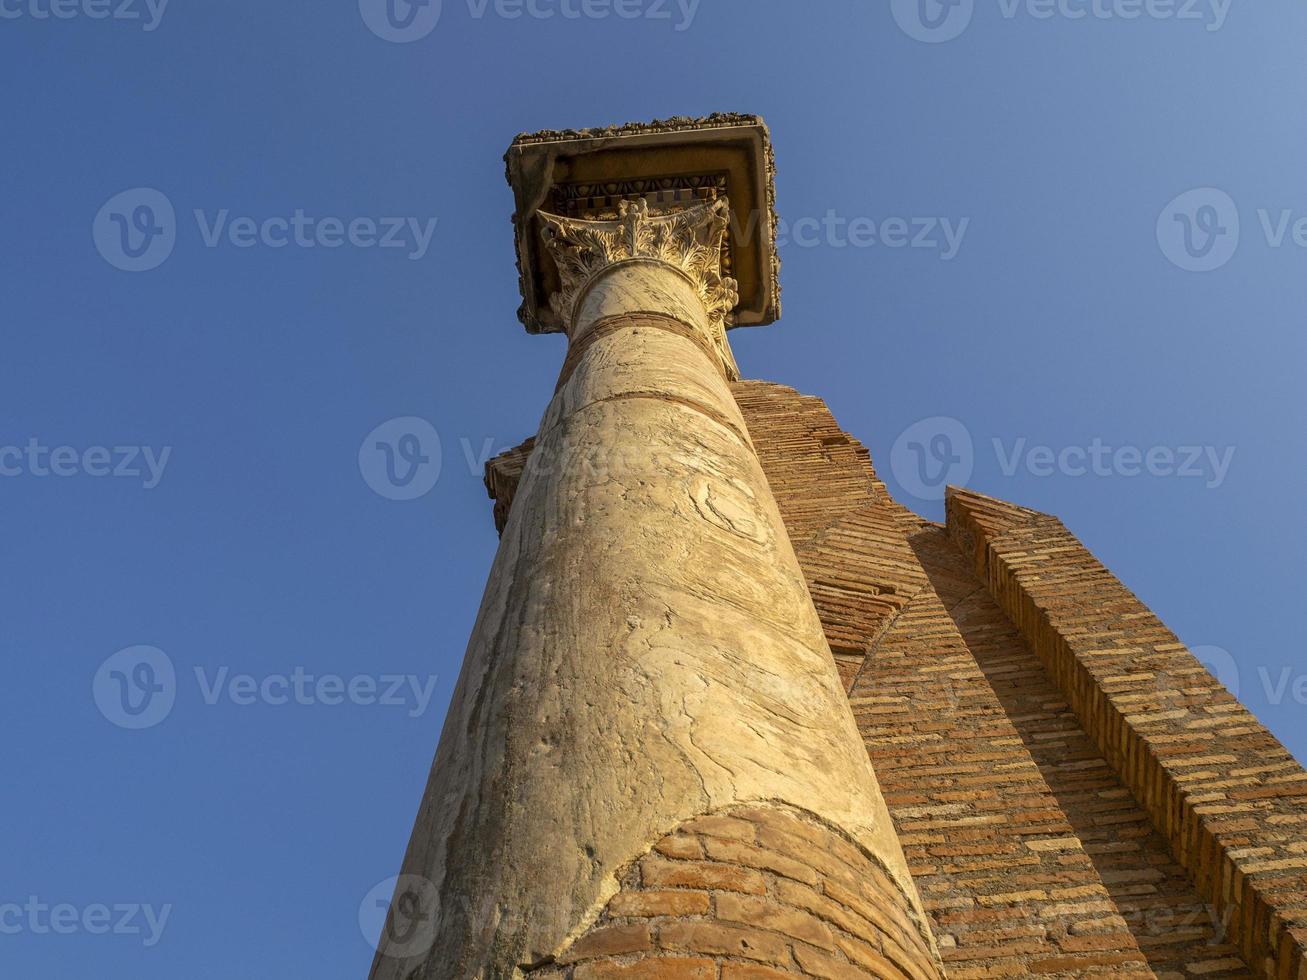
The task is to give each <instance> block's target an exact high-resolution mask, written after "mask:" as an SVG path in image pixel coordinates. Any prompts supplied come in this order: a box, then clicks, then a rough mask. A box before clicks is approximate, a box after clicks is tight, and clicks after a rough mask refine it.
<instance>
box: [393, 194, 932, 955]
mask: <svg viewBox="0 0 1307 980" xmlns="http://www.w3.org/2000/svg"><path fill="white" fill-rule="evenodd" d="M544 218H545V234H546V238H547V240H548V241H549V243H550V248H551V251H552V254H553V256H554V259H555V261H556V262H557V265H558V268H559V270H560V273H561V275H562V281H563V288H562V290H561V291H560V293H559V295H558V297H557V298H556V300H555V303H554V305H555V309H556V310H558V311H560V314H561V315H562V316H563V317H564V320H565V322H566V323H567V324H568V334H569V347H570V352H569V355H568V358H567V362H566V365H565V367H564V372H563V377H562V379H561V380H560V385H559V388H558V391H557V393H556V394H555V396H554V398H553V400H552V402H551V403H550V405H549V408H548V410H547V411H546V412H545V416H544V420H543V421H542V423H541V426H540V429H539V432H538V434H537V436H536V440H535V445H534V448H533V450H532V454H531V457H530V459H529V461H528V462H527V464H526V466H525V469H524V472H523V474H522V477H521V480H520V483H519V484H518V486H517V489H516V492H515V494H514V499H513V506H512V509H511V511H510V513H509V514H508V519H507V524H506V525H505V527H504V531H503V536H502V539H501V543H500V549H499V553H498V555H497V557H496V559H495V564H494V567H493V570H492V572H491V577H490V582H489V584H488V586H487V589H486V595H485V599H484V601H483V603H482V607H481V611H480V614H479V616H478V619H477V623H476V626H475V628H474V631H473V635H472V639H471V642H470V644H469V647H468V651H467V654H466V658H465V661H464V666H463V672H462V675H461V677H460V679H459V683H458V687H457V690H456V692H455V694H454V699H453V703H452V704H451V706H450V709H449V714H448V718H447V720H446V724H445V730H444V733H443V735H442V737H441V741H440V747H439V750H438V752H437V755H436V761H435V765H434V767H433V769H432V773H431V778H430V782H429V784H428V786H427V791H426V794H425V796H424V799H423V802H422V807H421V810H420V813H419V816H418V820H417V823H416V826H415V828H414V832H413V837H412V840H411V842H410V845H409V850H408V854H407V857H406V859H405V863H404V869H403V870H404V873H405V875H408V876H412V877H411V878H406V879H402V881H404V882H408V883H409V884H407V885H402V890H403V892H404V893H403V894H401V895H397V899H396V902H395V903H394V905H393V906H392V921H391V923H390V925H389V926H388V930H387V936H392V937H394V939H393V940H389V941H387V942H385V943H383V945H382V947H381V951H380V952H379V953H378V956H377V959H376V961H375V964H374V968H373V976H374V977H376V978H377V980H415V978H427V980H453V978H457V980H463V978H467V980H472V978H485V980H490V978H507V977H514V976H521V975H523V974H527V975H530V974H536V973H539V974H540V975H541V976H551V977H552V976H567V977H574V978H575V980H584V978H585V977H587V976H588V977H594V978H600V977H623V976H624V977H630V978H638V977H672V976H686V977H704V978H709V977H711V978H718V977H722V978H729V980H735V978H739V980H745V978H763V977H767V976H776V975H778V974H779V975H781V976H790V975H796V976H805V975H806V976H819V977H899V976H912V977H916V978H921V980H924V978H928V977H937V976H939V975H940V974H939V973H938V971H937V967H936V965H935V963H936V957H935V954H934V951H933V948H932V945H931V940H930V938H929V932H928V930H927V927H926V926H925V924H924V917H923V916H922V915H921V912H920V907H919V901H918V899H917V897H916V893H915V890H914V889H913V886H912V882H911V879H910V877H909V875H908V872H907V870H906V865H905V863H904V860H903V856H902V853H901V850H900V847H899V844H898V841H897V838H896V837H895V835H894V830H893V827H892V825H891V823H890V819H889V816H888V814H887V812H886V809H885V805H884V802H883V801H882V799H881V794H880V791H879V789H878V787H877V785H876V779H875V775H874V773H873V772H872V769H871V765H870V762H869V761H868V758H867V753H866V750H865V749H864V747H863V744H862V741H861V739H860V737H859V735H858V732H857V728H856V726H855V724H854V720H853V716H852V713H851V711H850V709H849V706H848V702H847V699H846V698H845V696H844V693H843V688H842V685H841V683H840V679H839V676H838V673H837V671H836V669H835V665H834V662H833V660H832V657H831V653H830V649H829V647H828V646H827V644H826V640H825V638H824V636H823V633H822V628H821V624H820V622H819V621H818V618H817V615H816V612H815V611H814V609H813V605H812V600H811V598H810V597H809V594H808V591H807V588H806V586H805V584H804V580H803V576H802V573H801V572H800V569H799V566H798V562H797V561H796V559H795V556H794V551H793V549H792V547H791V545H790V541H789V538H788V537H787V535H786V532H785V529H784V526H783V524H782V522H781V517H780V514H779V512H778V510H777V507H776V503H775V501H774V499H773V498H772V495H771V492H770V490H769V488H768V485H767V481H766V478H765V477H764V475H763V472H762V469H761V467H760V464H759V462H758V458H757V456H756V454H755V453H754V450H753V447H752V445H751V443H750V440H749V436H748V433H747V429H746V427H745V424H744V420H743V419H742V417H741V415H740V412H739V409H738V408H737V407H736V404H735V401H734V400H733V398H732V396H731V391H730V387H729V379H730V378H731V377H733V375H734V364H733V361H732V360H731V357H730V353H729V349H728V348H727V346H726V342H725V331H724V318H725V315H726V313H727V312H728V311H729V310H730V308H731V305H732V304H733V302H734V299H733V292H734V284H733V283H732V282H731V281H730V280H729V279H724V278H722V277H721V276H720V275H718V269H719V267H720V252H719V248H720V243H721V237H722V234H723V232H724V230H725V228H726V222H727V211H726V203H725V201H723V200H718V201H716V202H715V203H713V204H710V205H698V206H694V207H690V208H687V209H685V210H682V211H678V212H674V213H673V214H670V215H665V216H650V215H649V214H648V213H647V211H646V209H645V208H643V207H639V206H629V207H628V206H624V207H623V209H622V217H621V218H620V219H619V220H617V221H569V220H564V219H558V218H553V217H551V216H544ZM414 881H417V882H419V883H421V882H429V883H430V885H429V886H426V885H422V884H419V885H418V886H417V887H416V888H414V887H413V886H412V882H414ZM399 919H402V921H399ZM415 924H420V925H421V926H422V929H423V930H425V931H424V932H423V935H425V936H426V937H427V942H426V943H425V948H420V947H422V946H423V944H422V943H418V944H415V943H414V936H415V934H416V933H415V928H414V927H415ZM746 968H747V969H746ZM748 970H754V971H755V972H752V973H751V972H748ZM767 970H770V971H772V972H771V973H767V972H765V971H767ZM757 971H763V972H757Z"/></svg>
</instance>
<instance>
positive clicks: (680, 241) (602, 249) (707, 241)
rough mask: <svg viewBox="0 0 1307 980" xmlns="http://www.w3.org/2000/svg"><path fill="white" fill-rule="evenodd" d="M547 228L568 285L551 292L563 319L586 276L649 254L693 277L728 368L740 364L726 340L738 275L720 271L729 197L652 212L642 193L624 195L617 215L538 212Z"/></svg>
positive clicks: (552, 250)
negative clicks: (609, 217)
mask: <svg viewBox="0 0 1307 980" xmlns="http://www.w3.org/2000/svg"><path fill="white" fill-rule="evenodd" d="M539 215H540V220H541V223H542V229H541V233H542V234H543V236H544V239H545V243H546V244H547V246H548V248H549V252H550V254H551V255H552V256H553V259H554V264H555V265H556V266H557V267H558V274H559V279H560V280H561V282H562V288H561V289H560V290H559V291H558V292H556V293H554V294H553V295H552V296H551V297H550V298H549V303H550V306H552V307H553V310H554V312H555V313H557V314H558V316H559V317H561V318H562V320H563V322H564V323H571V322H572V315H573V313H574V312H575V307H576V301H577V298H578V297H579V296H580V295H581V293H582V291H583V290H584V288H585V286H586V284H587V283H589V282H590V280H591V279H593V278H594V277H595V276H596V275H597V274H599V273H600V272H602V271H603V270H604V269H606V268H607V267H608V266H610V265H612V264H613V263H614V262H621V261H623V260H625V259H635V258H648V259H656V260H658V261H660V262H666V263H668V264H669V265H672V266H675V267H676V268H677V269H680V270H681V271H682V272H683V273H685V274H686V276H688V277H689V279H690V281H691V282H693V283H694V285H695V288H696V289H697V290H698V292H699V298H700V299H702V300H703V305H704V309H705V310H707V312H708V325H709V328H710V330H711V332H712V340H713V344H714V345H715V346H716V347H717V348H718V350H719V351H720V352H721V353H722V355H723V360H724V362H725V363H726V364H727V365H728V370H730V369H732V368H733V367H734V361H733V358H732V357H731V354H730V348H729V346H728V345H727V343H726V327H727V325H728V323H729V318H730V314H731V311H732V310H733V309H734V308H735V306H736V305H737V304H738V303H739V301H740V291H739V287H738V285H737V284H736V282H735V280H734V279H731V278H729V277H727V276H723V275H722V274H721V267H722V241H723V238H724V236H725V234H726V229H727V228H728V227H729V226H730V206H729V204H728V203H727V201H726V198H724V197H719V198H717V199H716V200H713V201H710V202H706V203H703V204H696V205H693V206H691V207H688V208H682V209H679V210H676V211H671V212H669V213H667V214H650V212H649V205H648V203H647V202H645V201H644V200H642V199H640V200H635V201H622V202H621V203H620V211H619V216H618V217H617V218H616V219H615V220H610V221H587V220H583V219H579V218H565V217H562V216H560V215H556V214H547V213H545V212H543V211H541V212H539Z"/></svg>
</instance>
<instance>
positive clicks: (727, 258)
mask: <svg viewBox="0 0 1307 980" xmlns="http://www.w3.org/2000/svg"><path fill="white" fill-rule="evenodd" d="M504 160H505V165H506V167H507V174H508V179H509V183H510V184H511V185H512V187H513V196H514V201H515V213H514V215H513V224H514V226H515V234H514V237H515V239H516V245H517V264H518V273H519V285H520V287H521V292H522V306H521V308H520V310H519V311H518V316H519V317H520V318H521V320H522V322H523V324H525V326H526V328H527V330H528V331H529V332H531V333H556V332H562V331H565V330H566V329H567V327H566V325H565V324H564V323H562V322H561V321H560V318H559V316H558V315H557V314H556V313H555V312H554V310H553V308H552V307H551V306H550V302H549V301H550V297H551V296H552V295H553V294H554V293H556V292H558V291H560V289H561V288H562V284H561V282H560V276H559V273H558V270H557V269H556V268H555V267H554V261H553V259H552V257H551V256H550V254H549V250H548V248H547V247H546V245H545V243H544V241H543V240H542V239H541V236H540V217H539V216H540V215H541V214H544V213H548V214H552V215H561V216H563V217H567V218H573V219H585V220H589V221H602V220H609V219H611V218H613V217H614V216H615V215H616V214H617V209H618V206H619V204H620V203H621V201H623V200H627V201H634V200H637V199H640V198H643V199H644V200H645V201H646V202H647V203H648V205H649V207H650V210H651V211H652V212H653V213H655V214H662V213H666V212H669V211H671V210H673V209H677V208H688V207H692V206H694V205H695V204H700V203H709V202H711V201H713V200H714V199H717V198H720V197H729V199H730V201H731V213H732V221H731V227H730V228H729V229H728V231H727V234H726V236H725V238H724V240H723V242H722V246H721V264H720V268H719V269H718V274H719V275H721V276H722V277H723V278H725V277H727V276H729V277H731V278H733V279H734V280H735V281H736V283H737V288H738V291H739V300H738V302H737V304H736V305H735V308H734V311H733V316H731V317H730V318H729V319H728V320H727V321H726V323H725V326H726V327H728V328H735V327H750V326H761V325H764V324H768V323H772V322H774V321H775V320H776V319H777V318H778V317H779V316H780V279H779V275H778V270H779V259H778V257H777V254H776V241H775V234H776V224H777V220H776V208H775V205H776V188H775V158H774V156H773V153H772V147H771V138H770V135H769V134H768V132H767V127H766V125H765V124H764V123H763V121H762V119H761V118H759V117H758V116H750V115H744V114H740V113H714V114H713V115H710V116H705V117H703V118H699V119H694V118H690V117H688V116H677V117H674V118H672V119H665V120H655V121H653V122H647V123H630V124H626V125H622V126H608V127H604V128H600V129H580V130H570V129H568V130H542V131H540V132H537V133H523V134H521V135H519V136H518V137H517V138H516V139H515V140H514V141H513V144H512V146H510V147H509V149H508V152H507V154H505V157H504Z"/></svg>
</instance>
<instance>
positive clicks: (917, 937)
mask: <svg viewBox="0 0 1307 980" xmlns="http://www.w3.org/2000/svg"><path fill="white" fill-rule="evenodd" d="M908 908H909V905H908V900H907V898H906V896H904V895H903V894H902V892H901V891H900V890H899V888H898V887H897V886H896V885H895V884H894V883H893V880H892V879H891V878H890V877H889V875H887V874H886V873H884V872H883V871H882V870H881V868H880V867H879V866H878V865H877V864H876V863H875V862H874V861H873V860H872V859H871V858H869V857H868V856H867V855H866V854H865V853H864V852H863V851H862V850H860V849H859V848H858V847H856V846H854V845H853V844H852V843H850V842H849V841H848V840H847V839H846V838H845V837H843V836H842V835H841V834H839V833H838V832H835V831H833V830H832V829H831V828H828V827H826V826H824V825H822V824H821V823H819V822H817V821H816V820H814V819H812V818H811V817H809V816H807V815H805V814H802V813H800V812H798V811H795V810H792V809H789V808H783V807H778V806H754V807H736V808H733V809H731V810H729V811H726V812H723V813H719V814H714V815H710V816H703V817H699V818H696V819H694V820H691V821H689V822H687V823H685V824H684V825H682V826H681V827H678V828H677V829H676V830H675V831H674V832H673V833H671V834H668V835H667V836H666V837H664V838H663V839H662V840H660V841H658V842H657V843H656V844H655V845H654V847H653V849H652V850H651V851H650V853H649V854H647V855H644V856H643V857H641V858H640V859H639V860H638V861H636V862H635V863H634V864H633V865H632V866H631V867H630V868H629V869H628V870H627V872H626V873H625V875H624V876H623V877H622V880H621V890H620V891H619V892H618V893H617V894H616V895H615V896H614V897H613V898H612V899H611V900H610V901H609V902H608V905H607V906H606V907H605V909H604V910H603V913H602V915H600V917H599V919H598V921H597V922H596V923H595V924H594V925H593V926H592V927H591V928H590V929H588V930H587V931H586V932H585V933H584V934H583V935H581V936H580V938H578V939H577V940H576V942H575V943H574V944H573V945H572V946H571V947H570V948H569V949H568V950H567V951H566V952H565V953H564V954H563V955H562V956H561V957H559V960H558V962H557V963H554V964H550V965H549V966H547V967H543V968H541V969H539V970H536V971H532V973H531V974H530V975H531V976H532V977H533V978H538V980H546V978H547V980H563V978H566V980H665V978H666V980H671V978H680V980H777V978H791V977H811V978H821V980H868V978H872V977H875V978H887V980H930V978H934V977H937V976H938V975H939V974H938V972H937V971H936V968H935V966H934V961H933V960H932V958H931V955H930V952H929V949H928V947H927V944H926V941H925V939H924V938H923V936H922V935H921V933H920V932H919V931H918V930H919V928H920V926H919V925H918V924H915V923H914V922H913V921H912V919H911V918H910V917H909V914H908V911H907V910H908Z"/></svg>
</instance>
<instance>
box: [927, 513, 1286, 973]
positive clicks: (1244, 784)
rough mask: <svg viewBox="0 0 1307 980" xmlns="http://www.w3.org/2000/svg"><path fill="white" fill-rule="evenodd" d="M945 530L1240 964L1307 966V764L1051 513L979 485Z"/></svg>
mask: <svg viewBox="0 0 1307 980" xmlns="http://www.w3.org/2000/svg"><path fill="white" fill-rule="evenodd" d="M948 510H949V530H950V534H951V536H952V537H953V539H954V540H955V541H956V542H957V544H958V546H959V548H960V550H961V551H962V552H963V553H965V554H966V555H967V556H968V558H969V559H970V561H971V563H972V564H973V567H974V569H975V572H976V574H977V575H978V577H979V578H980V579H981V580H982V581H983V582H984V583H985V585H986V588H987V589H988V590H989V592H990V593H991V594H992V595H993V596H994V597H995V599H996V600H997V601H998V603H999V605H1000V606H1001V607H1002V608H1003V610H1004V612H1005V613H1006V615H1007V617H1008V619H1009V620H1010V621H1011V622H1012V623H1013V624H1014V625H1015V627H1016V628H1017V630H1018V631H1019V632H1020V634H1021V636H1022V637H1023V639H1024V640H1025V642H1026V643H1027V645H1028V646H1029V647H1030V648H1031V649H1033V650H1034V651H1035V653H1036V654H1037V655H1038V656H1039V658H1040V660H1041V661H1042V663H1043V665H1044V667H1045V668H1046V670H1047V673H1048V675H1049V676H1050V677H1051V678H1053V680H1054V682H1055V683H1056V685H1057V686H1058V688H1059V689H1060V690H1061V691H1062V692H1063V693H1064V694H1065V696H1066V697H1067V700H1068V701H1069V703H1070V704H1071V706H1072V707H1073V708H1074V710H1075V712H1076V714H1077V715H1078V717H1079V718H1080V719H1081V722H1082V724H1084V725H1085V727H1086V730H1087V731H1088V732H1089V734H1090V735H1091V736H1092V737H1093V739H1094V741H1095V743H1096V744H1097V746H1098V748H1099V750H1100V751H1101V752H1102V753H1103V755H1104V756H1105V758H1106V759H1107V760H1108V761H1109V762H1110V764H1111V765H1112V767H1113V769H1114V770H1115V771H1116V772H1117V773H1118V774H1119V775H1120V777H1121V778H1122V780H1123V782H1124V784H1125V785H1126V786H1127V787H1128V788H1129V789H1130V791H1131V793H1132V794H1133V795H1134V797H1135V798H1136V799H1138V800H1140V801H1141V802H1142V803H1143V805H1144V806H1145V807H1146V809H1147V810H1148V812H1149V814H1150V815H1151V817H1152V820H1153V823H1154V824H1155V825H1156V826H1157V827H1158V828H1159V829H1160V830H1161V831H1162V832H1163V834H1164V835H1165V837H1166V839H1167V841H1168V843H1169V845H1170V848H1171V850H1172V852H1173V853H1174V854H1175V855H1176V857H1177V858H1178V859H1179V861H1180V863H1181V864H1182V865H1183V866H1184V867H1185V868H1186V870H1187V871H1188V872H1189V874H1190V876H1191V877H1192V878H1193V880H1194V882H1195V884H1196V886H1197V888H1198V891H1199V893H1200V894H1201V895H1202V896H1203V898H1204V899H1205V900H1206V901H1207V902H1209V903H1211V905H1212V906H1213V907H1214V908H1215V909H1216V910H1217V914H1218V915H1219V916H1220V917H1221V918H1222V919H1223V920H1225V921H1227V922H1228V923H1229V931H1230V935H1231V937H1232V938H1233V939H1234V940H1235V941H1236V942H1237V943H1238V945H1239V948H1240V950H1241V951H1242V953H1243V955H1244V957H1245V958H1246V959H1247V960H1248V962H1249V963H1251V964H1252V965H1254V966H1255V967H1257V968H1258V969H1259V970H1260V971H1262V972H1263V973H1264V974H1265V975H1267V976H1271V977H1277V978H1281V980H1287V978H1290V977H1294V978H1297V977H1301V976H1307V962H1305V961H1304V952H1305V949H1307V835H1305V834H1304V832H1303V831H1304V827H1307V772H1304V770H1303V768H1302V766H1300V765H1299V764H1298V763H1297V761H1296V760H1294V759H1293V757H1292V756H1291V755H1290V754H1289V752H1288V751H1287V750H1286V749H1285V748H1284V746H1283V745H1281V744H1280V743H1279V741H1277V740H1276V739H1275V737H1274V736H1272V735H1271V734H1270V732H1268V731H1267V730H1266V729H1265V727H1263V726H1262V725H1261V724H1260V723H1259V722H1258V721H1257V719H1256V718H1254V717H1253V716H1252V715H1251V714H1250V713H1249V712H1248V711H1247V710H1246V709H1245V708H1244V707H1243V706H1242V705H1240V704H1239V703H1238V701H1236V700H1235V698H1234V697H1233V696H1232V695H1231V694H1230V693H1229V692H1228V691H1226V690H1225V688H1224V687H1222V686H1221V684H1220V683H1219V682H1218V681H1217V680H1216V679H1215V678H1214V677H1213V676H1212V675H1211V674H1210V673H1208V671H1207V670H1206V669H1205V668H1204V667H1203V665H1202V664H1201V663H1199V662H1198V661H1197V660H1196V659H1194V657H1193V656H1192V655H1191V654H1190V653H1189V652H1188V650H1186V649H1185V648H1184V646H1183V645H1182V644H1181V643H1180V642H1179V640H1178V639H1177V638H1176V636H1175V634H1174V633H1172V632H1171V631H1170V630H1169V629H1167V628H1166V626H1165V625H1164V624H1163V623H1162V622H1161V621H1160V620H1159V619H1158V618H1157V617H1156V616H1155V615H1153V613H1152V612H1151V611H1150V610H1149V609H1148V608H1147V607H1146V606H1145V605H1144V604H1143V603H1142V602H1140V601H1139V600H1138V599H1137V598H1136V597H1135V596H1134V594H1133V593H1131V592H1130V591H1129V590H1128V589H1127V588H1126V587H1125V586H1124V585H1122V584H1121V582H1120V581H1119V580H1118V579H1117V578H1116V577H1115V576H1114V575H1112V574H1111V572H1109V571H1108V570H1107V569H1106V568H1105V567H1104V566H1103V565H1102V564H1101V563H1100V562H1098V561H1097V559H1095V558H1094V556H1093V555H1092V554H1090V553H1089V551H1088V550H1087V549H1086V548H1085V547H1084V546H1083V545H1082V544H1081V543H1080V542H1079V541H1078V540H1076V538H1075V537H1074V536H1073V535H1072V534H1071V533H1070V532H1068V531H1067V530H1066V528H1065V527H1063V526H1062V524H1061V522H1060V521H1058V520H1056V519H1055V518H1052V517H1048V516H1046V515H1043V514H1038V513H1035V512H1033V511H1029V510H1024V509H1022V508H1018V507H1013V506H1012V505H1010V504H1005V503H1003V502H1001V501H996V500H993V499H991V498H987V497H984V496H981V495H979V494H974V493H965V492H957V493H954V494H952V495H951V497H950V499H949V506H948Z"/></svg>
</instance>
